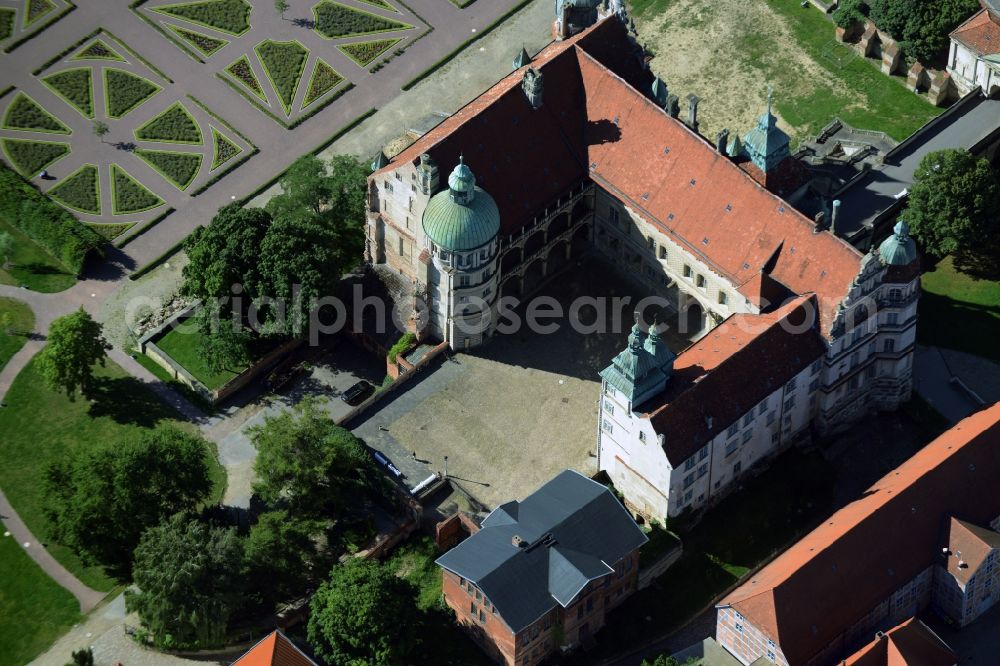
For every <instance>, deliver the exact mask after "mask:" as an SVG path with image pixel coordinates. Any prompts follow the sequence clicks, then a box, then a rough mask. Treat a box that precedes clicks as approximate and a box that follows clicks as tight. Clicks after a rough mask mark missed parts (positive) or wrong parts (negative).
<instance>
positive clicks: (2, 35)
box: [0, 7, 17, 42]
mask: <svg viewBox="0 0 1000 666" xmlns="http://www.w3.org/2000/svg"><path fill="white" fill-rule="evenodd" d="M15 16H17V12H15V11H14V10H13V9H10V8H8V7H0V42H2V41H3V40H5V39H8V38H9V37H10V36H11V35H13V34H14V17H15Z"/></svg>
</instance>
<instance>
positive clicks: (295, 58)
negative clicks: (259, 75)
mask: <svg viewBox="0 0 1000 666" xmlns="http://www.w3.org/2000/svg"><path fill="white" fill-rule="evenodd" d="M255 50H256V51H257V57H258V58H260V62H261V64H262V65H263V66H264V71H265V72H267V75H268V78H270V79H271V83H272V84H273V85H274V89H275V91H276V92H277V93H278V98H279V99H280V100H281V105H282V106H283V107H285V113H291V109H292V102H294V101H295V91H296V90H298V87H299V80H300V79H301V78H302V70H303V69H305V66H306V59H307V58H308V57H309V49H307V48H306V47H304V46H302V45H301V44H299V43H298V42H296V41H291V42H275V41H272V40H267V41H265V42H261V43H260V44H258V45H257V47H256V49H255Z"/></svg>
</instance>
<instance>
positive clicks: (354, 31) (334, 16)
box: [313, 0, 413, 39]
mask: <svg viewBox="0 0 1000 666" xmlns="http://www.w3.org/2000/svg"><path fill="white" fill-rule="evenodd" d="M313 16H314V17H315V18H316V32H318V33H319V34H320V35H322V36H323V37H326V38H327V39H334V38H335V37H349V36H354V35H370V34H372V33H376V32H389V31H392V30H409V29H410V28H412V27H413V26H412V25H410V24H408V23H403V22H402V21H394V20H392V19H387V18H384V17H382V16H376V15H375V14H370V13H368V12H364V11H361V10H360V9H354V8H352V7H348V6H347V5H342V4H340V3H338V2H333V0H323V1H322V2H320V3H319V4H318V5H316V6H315V7H313Z"/></svg>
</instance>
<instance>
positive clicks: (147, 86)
mask: <svg viewBox="0 0 1000 666" xmlns="http://www.w3.org/2000/svg"><path fill="white" fill-rule="evenodd" d="M158 92H160V86H158V85H156V84H155V83H153V82H152V81H150V80H148V79H144V78H142V77H141V76H136V75H135V74H132V73H131V72H126V71H125V70H124V69H113V68H108V69H105V70H104V95H105V97H106V98H107V103H108V106H107V108H108V116H110V117H111V118H121V117H122V116H124V115H125V114H126V113H128V112H129V111H131V110H132V109H134V108H135V107H137V106H139V105H140V104H142V103H143V102H145V101H146V100H147V99H149V98H150V97H152V96H153V95H155V94H156V93H158Z"/></svg>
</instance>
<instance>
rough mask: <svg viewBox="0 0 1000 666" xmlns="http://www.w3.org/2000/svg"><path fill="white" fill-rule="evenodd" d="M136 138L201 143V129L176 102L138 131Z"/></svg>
mask: <svg viewBox="0 0 1000 666" xmlns="http://www.w3.org/2000/svg"><path fill="white" fill-rule="evenodd" d="M135 138H137V139H141V140H143V141H164V142H167V143H195V144H200V143H201V129H199V127H198V123H197V121H195V119H194V117H193V116H192V115H191V114H190V113H188V110H187V109H185V108H184V105H183V104H181V103H180V102H174V103H173V104H171V105H170V106H169V107H167V108H166V109H165V110H164V111H163V113H161V114H160V115H158V116H155V117H154V118H151V119H150V120H148V121H147V122H146V123H145V124H143V125H142V126H141V127H139V128H138V129H136V131H135Z"/></svg>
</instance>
